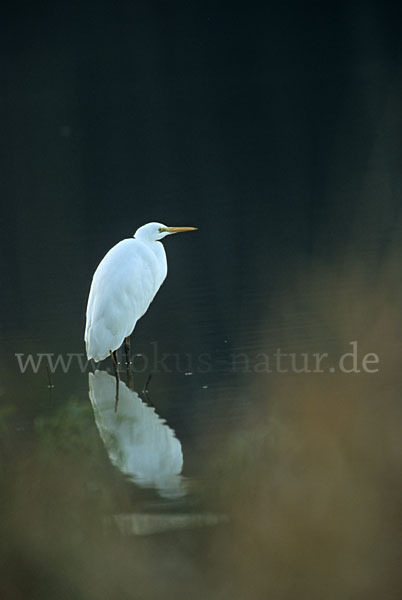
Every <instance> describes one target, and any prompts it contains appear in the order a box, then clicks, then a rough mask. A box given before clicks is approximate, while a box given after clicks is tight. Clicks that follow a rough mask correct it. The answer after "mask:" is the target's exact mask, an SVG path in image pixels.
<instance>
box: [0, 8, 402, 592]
mask: <svg viewBox="0 0 402 600" xmlns="http://www.w3.org/2000/svg"><path fill="white" fill-rule="evenodd" d="M400 13H401V11H400V8H399V6H398V3H396V2H379V1H377V2H375V1H371V0H367V1H364V2H351V1H348V2H341V1H339V2H326V3H306V2H269V1H267V2H253V1H250V2H247V3H235V2H231V3H224V2H209V1H205V2H191V1H189V2H183V3H178V2H167V1H166V2H162V1H160V2H156V1H153V0H144V1H131V2H129V1H126V2H124V1H121V2H116V3H112V2H105V1H102V0H100V1H98V2H88V1H87V2H46V1H44V2H34V3H30V4H28V3H26V4H24V3H13V4H11V3H9V5H7V4H3V6H2V9H1V14H0V112H1V117H0V199H1V207H2V208H1V224H2V226H1V235H0V247H1V259H2V261H1V262H2V269H1V296H0V303H1V306H0V311H1V312H0V314H1V319H0V324H1V331H0V336H1V337H0V339H1V343H0V360H1V367H0V499H1V507H0V521H1V522H0V530H1V536H0V553H1V554H2V556H4V560H3V559H2V560H0V568H2V573H1V576H0V581H1V583H2V586H3V587H4V590H5V591H4V593H3V594H2V596H3V597H4V598H7V599H11V600H14V598H15V599H16V600H20V599H21V600H25V598H41V599H43V598H52V599H53V598H55V597H58V598H59V597H60V598H71V597H74V598H83V599H85V600H87V599H92V598H94V599H95V598H96V600H99V599H102V598H105V600H106V598H107V599H108V600H109V598H112V597H119V598H122V599H123V598H130V599H131V598H133V597H141V598H150V599H152V600H154V599H155V598H156V597H159V596H160V597H163V598H180V597H186V598H190V597H191V598H194V599H198V598H199V599H200V600H205V598H207V597H211V598H219V600H222V599H223V600H225V599H226V598H230V599H233V598H239V599H240V600H243V599H244V598H252V599H253V600H254V599H255V600H259V599H260V598H264V599H265V598H269V597H272V598H278V599H280V600H282V599H284V600H286V599H287V598H291V599H292V600H293V599H294V598H295V597H297V598H308V599H309V600H311V599H313V598H320V599H322V598H323V597H327V598H328V597H330V598H331V599H332V598H333V599H337V598H342V599H343V598H345V597H353V598H364V599H365V600H367V599H368V598H376V599H377V598H378V597H383V596H384V597H385V596H386V597H387V598H394V597H395V598H399V597H401V595H400V593H398V592H397V589H399V588H400V564H401V560H400V540H399V538H398V536H397V535H396V533H395V532H397V531H398V528H399V526H400V521H401V508H400V507H401V502H400V497H401V490H400V483H399V482H400V472H401V457H402V451H401V436H400V422H401V408H400V407H401V403H400V398H401V375H400V372H401V370H400V356H401V351H402V348H401V339H402V322H401V317H400V314H401V311H400V306H401V302H402V286H401V275H400V274H401V258H400V257H401V252H402V243H401V240H402V236H401V233H402V227H401V225H402V223H401V217H402V211H401V209H402V202H401V200H402V192H401V190H402V175H401V173H402V169H401V166H402V144H401V139H402V36H401V14H400ZM155 220H156V221H160V222H163V223H165V224H167V225H173V226H174V225H176V226H196V227H198V228H199V230H198V231H197V232H195V233H191V234H190V233H189V234H186V235H183V236H172V237H171V238H169V239H166V240H165V242H164V244H165V247H166V251H167V256H168V264H169V273H168V277H167V280H166V282H165V283H164V285H163V286H162V288H161V290H160V291H159V293H158V295H157V297H156V299H155V300H154V302H153V303H152V305H151V306H150V308H149V310H148V312H147V314H146V315H145V317H144V319H142V320H141V321H140V322H139V323H138V325H137V326H136V329H135V332H134V335H133V339H132V343H133V348H134V351H135V352H139V353H143V354H145V355H146V356H150V355H151V354H152V348H153V346H152V343H153V342H156V343H157V345H158V349H159V352H160V354H163V353H169V354H170V356H174V355H178V356H179V357H181V358H183V357H186V355H187V354H190V355H191V356H192V357H195V358H196V357H197V356H199V355H200V353H207V354H208V355H209V356H210V358H211V361H210V364H211V369H210V371H208V372H207V373H202V372H199V371H197V369H196V368H195V369H193V368H191V367H190V369H189V370H190V371H191V372H192V374H191V376H190V375H186V374H185V371H186V370H188V369H186V368H185V367H184V368H183V367H182V366H181V367H180V368H176V369H173V371H172V372H171V373H164V372H157V373H154V376H153V379H152V382H151V386H150V393H151V397H152V401H153V402H154V405H155V408H156V412H157V413H158V414H159V415H160V416H161V417H162V418H164V419H166V421H167V424H168V426H170V427H171V428H172V429H173V430H174V431H175V432H176V435H177V437H178V439H179V440H180V442H181V444H182V450H183V456H184V470H183V476H184V477H185V478H186V481H187V482H188V485H189V490H190V493H189V496H188V497H186V498H185V499H183V504H182V505H180V506H179V507H177V506H173V507H172V506H171V505H169V507H166V506H165V505H164V507H163V510H166V511H167V513H168V512H169V511H173V510H178V511H182V512H184V513H186V514H187V512H188V513H190V512H191V511H196V512H199V513H200V514H201V515H205V514H206V515H208V514H217V515H223V516H225V517H227V520H226V521H225V522H224V523H222V522H221V524H220V525H219V526H217V527H211V528H204V529H202V528H199V529H197V530H196V531H195V530H192V529H191V530H188V531H172V532H171V534H160V535H155V536H149V537H141V536H137V537H135V538H121V537H120V536H118V535H117V534H116V532H113V533H112V535H105V531H104V527H103V525H104V522H105V521H104V519H105V516H106V518H107V519H109V521H110V517H111V515H114V514H116V512H117V513H119V512H123V513H125V514H132V515H133V517H134V522H135V518H136V514H137V512H141V511H145V512H146V513H147V514H148V512H149V513H152V511H154V512H155V511H156V512H157V513H158V511H162V508H161V506H162V503H161V499H160V498H157V494H156V493H155V494H154V495H153V496H152V494H151V492H150V491H149V490H147V491H144V490H142V489H140V488H138V487H137V486H135V485H134V484H130V485H128V483H127V481H126V480H125V479H124V478H123V476H122V475H121V474H119V473H118V472H117V469H114V468H113V467H112V464H111V462H110V460H109V458H108V456H107V454H106V451H105V448H104V447H103V444H102V442H101V439H100V437H99V435H98V431H97V429H96V426H95V423H94V419H93V414H92V409H91V406H90V404H89V399H88V375H87V373H85V374H83V373H81V372H80V371H79V369H78V368H77V366H75V367H74V368H72V369H70V371H69V372H68V373H66V374H64V373H63V372H62V371H61V370H58V371H57V372H56V373H54V375H52V377H51V381H50V380H49V375H48V373H47V372H46V368H45V366H43V367H41V368H40V370H39V371H38V373H37V374H35V373H32V371H30V370H28V371H27V372H26V373H25V374H22V373H21V372H20V371H19V369H18V363H17V360H16V358H15V353H23V354H24V355H25V356H26V355H28V354H29V353H32V354H34V355H35V356H36V354H37V353H54V355H55V356H57V355H58V354H63V355H64V356H65V355H66V353H80V352H82V353H83V352H84V342H83V332H84V323H85V307H86V301H87V297H88V292H89V286H90V281H91V277H92V274H93V272H94V270H95V268H96V266H97V264H98V263H99V261H100V260H101V258H102V257H103V256H104V254H105V253H106V251H107V250H108V249H109V248H110V247H112V246H113V245H114V244H115V243H116V242H118V241H119V240H120V239H122V238H125V237H129V236H132V235H133V234H134V232H135V231H136V229H137V228H138V227H139V226H141V225H143V224H144V223H146V222H149V221H155ZM351 340H357V341H358V343H359V349H361V350H359V352H363V353H366V352H370V353H373V352H374V353H378V355H379V356H380V369H379V372H378V374H367V373H360V374H351V375H345V376H344V375H343V374H342V373H336V374H335V375H332V374H329V373H325V374H323V375H322V377H321V375H316V374H311V375H310V376H309V375H306V376H304V375H294V374H292V373H289V374H286V375H283V374H282V375H281V374H280V373H273V374H267V373H261V374H257V373H256V372H254V371H250V372H248V371H247V370H246V372H243V371H242V370H241V369H233V368H231V367H233V361H232V357H233V355H234V354H238V353H243V354H244V355H245V356H246V357H247V356H249V357H250V358H251V359H252V358H253V356H255V353H257V352H269V353H271V354H272V352H274V351H275V349H276V348H278V347H280V348H282V349H284V348H285V349H287V350H290V351H292V352H298V353H301V352H328V353H335V354H331V356H332V358H334V360H336V358H337V357H338V356H340V355H341V354H342V353H344V352H347V351H348V350H350V347H349V343H350V341H351ZM359 356H360V357H361V354H360V355H359ZM181 364H184V363H181ZM334 364H335V363H334ZM107 365H108V361H105V363H104V364H103V365H102V367H103V368H106V367H107ZM109 366H110V365H109ZM147 375H148V372H146V371H144V372H142V373H140V374H138V377H136V378H135V387H136V389H137V390H140V389H141V387H142V385H143V383H144V381H145V378H146V377H147ZM49 385H53V386H54V387H53V388H49V387H48V386H49ZM111 402H114V399H111ZM148 492H149V493H148ZM145 496H146V501H145V500H144V497H145ZM151 496H152V498H151ZM186 511H187V512H186ZM157 516H158V515H157ZM185 516H186V515H185ZM168 518H169V515H168Z"/></svg>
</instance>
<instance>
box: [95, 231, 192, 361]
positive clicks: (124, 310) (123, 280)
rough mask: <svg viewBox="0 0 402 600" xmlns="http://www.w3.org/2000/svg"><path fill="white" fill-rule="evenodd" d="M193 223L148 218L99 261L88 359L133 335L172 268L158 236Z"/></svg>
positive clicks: (99, 356) (101, 356)
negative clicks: (175, 223)
mask: <svg viewBox="0 0 402 600" xmlns="http://www.w3.org/2000/svg"><path fill="white" fill-rule="evenodd" d="M193 229H194V227H166V226H165V225H162V224H161V223H148V224H147V225H144V226H143V227H140V229H138V230H137V232H136V234H135V236H134V238H130V239H126V240H122V241H121V242H119V243H118V244H116V245H115V246H114V247H113V248H112V249H111V250H109V252H108V253H107V254H106V256H105V257H104V258H103V259H102V261H101V262H100V263H99V266H98V268H97V269H96V271H95V274H94V276H93V279H92V284H91V290H90V292H89V298H88V306H87V320H86V328H85V342H86V349H87V355H88V359H91V358H93V359H94V360H95V361H96V362H98V361H100V360H103V359H104V358H106V357H107V356H109V355H110V353H112V352H114V351H115V350H117V349H118V348H120V346H121V345H122V343H123V341H124V340H125V338H127V337H128V336H130V335H131V333H132V332H133V330H134V327H135V324H136V323H137V321H138V319H140V318H141V317H142V316H143V315H144V313H145V312H146V311H147V309H148V307H149V305H150V303H151V302H152V300H153V299H154V297H155V294H156V293H157V291H158V290H159V288H160V286H161V285H162V283H163V281H164V279H165V277H166V274H167V261H166V254H165V249H164V247H163V245H162V244H161V242H160V241H159V239H162V238H163V237H164V236H165V235H169V234H171V233H179V232H181V231H191V230H193Z"/></svg>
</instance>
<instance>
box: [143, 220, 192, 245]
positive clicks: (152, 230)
mask: <svg viewBox="0 0 402 600" xmlns="http://www.w3.org/2000/svg"><path fill="white" fill-rule="evenodd" d="M196 229H197V228H196V227H167V226H166V225H164V224H163V223H147V224H146V225H143V226H142V227H140V228H139V229H137V231H136V232H135V235H134V237H135V238H136V239H140V240H147V241H148V242H154V241H156V240H161V239H162V238H164V237H165V235H170V234H171V233H181V232H183V231H195V230H196Z"/></svg>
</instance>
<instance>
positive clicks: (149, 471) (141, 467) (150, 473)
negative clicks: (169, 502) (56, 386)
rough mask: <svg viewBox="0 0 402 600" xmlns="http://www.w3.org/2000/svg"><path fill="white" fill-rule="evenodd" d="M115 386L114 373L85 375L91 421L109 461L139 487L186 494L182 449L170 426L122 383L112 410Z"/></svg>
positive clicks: (166, 495) (175, 495)
mask: <svg viewBox="0 0 402 600" xmlns="http://www.w3.org/2000/svg"><path fill="white" fill-rule="evenodd" d="M115 390H116V379H115V377H113V376H111V375H109V374H108V373H105V372H104V371H95V373H90V374H89V397H90V400H91V403H92V408H93V411H94V415H95V422H96V425H97V427H98V430H99V434H100V436H101V438H102V441H103V443H104V445H105V448H106V451H107V453H108V455H109V458H110V461H111V462H112V464H113V465H114V466H116V467H117V468H118V469H119V470H120V471H121V472H122V473H124V474H125V475H127V476H128V477H129V478H130V479H131V480H132V481H134V482H135V483H136V484H137V485H139V486H141V487H145V488H155V489H156V490H157V491H158V493H159V495H160V496H162V497H164V498H179V497H182V496H184V495H185V494H186V484H185V480H184V479H183V477H182V475H181V471H182V468H183V452H182V448H181V444H180V441H179V440H178V439H177V437H176V435H175V433H174V431H173V429H171V428H170V427H169V426H168V425H167V424H166V423H165V422H164V421H163V420H162V419H161V418H160V417H159V415H157V413H156V412H155V409H154V408H153V407H152V406H148V405H147V404H146V403H145V402H143V401H142V399H141V398H140V397H139V396H138V394H137V393H136V392H134V391H133V390H131V389H129V388H128V387H127V386H126V384H125V383H124V382H123V381H120V382H119V410H118V413H117V414H116V412H115V410H114V405H115Z"/></svg>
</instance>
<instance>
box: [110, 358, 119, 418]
mask: <svg viewBox="0 0 402 600" xmlns="http://www.w3.org/2000/svg"><path fill="white" fill-rule="evenodd" d="M110 356H111V357H112V361H113V364H114V374H115V376H116V401H115V403H114V412H117V405H118V403H119V383H120V374H119V363H118V362H117V351H116V350H115V351H114V352H112V351H111V350H110Z"/></svg>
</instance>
